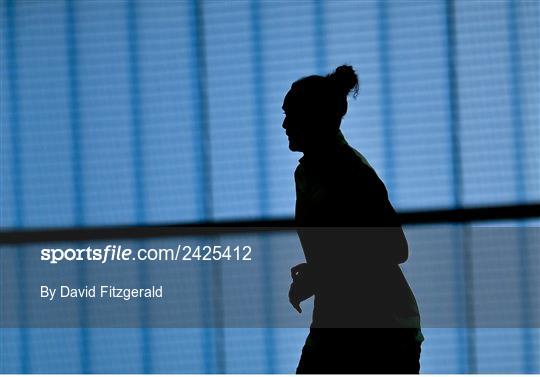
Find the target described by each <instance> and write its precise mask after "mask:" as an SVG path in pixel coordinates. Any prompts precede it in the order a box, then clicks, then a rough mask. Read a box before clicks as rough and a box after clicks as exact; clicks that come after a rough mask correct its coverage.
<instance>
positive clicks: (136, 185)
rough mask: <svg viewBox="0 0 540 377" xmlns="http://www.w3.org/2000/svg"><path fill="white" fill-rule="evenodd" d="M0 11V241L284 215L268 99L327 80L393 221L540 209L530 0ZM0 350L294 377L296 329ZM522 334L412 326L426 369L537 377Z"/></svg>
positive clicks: (50, 337)
mask: <svg viewBox="0 0 540 377" xmlns="http://www.w3.org/2000/svg"><path fill="white" fill-rule="evenodd" d="M0 8H1V13H0V17H1V18H0V27H1V29H0V30H1V33H2V35H1V43H0V78H1V85H0V108H1V111H0V136H1V137H0V170H1V172H0V177H1V179H0V205H1V209H2V210H1V212H0V226H1V227H2V228H3V229H25V228H34V227H40V228H41V227H46V228H49V227H59V226H62V227H71V226H77V227H78V226H92V225H114V224H161V223H173V222H174V223H182V222H194V221H206V220H233V219H266V218H274V217H288V216H292V213H293V209H294V181H293V178H292V172H293V170H294V168H295V166H296V163H297V159H298V158H299V157H300V156H299V155H295V154H293V153H290V152H289V151H288V149H287V142H286V138H285V136H284V134H283V130H282V129H281V123H282V119H283V114H282V111H281V103H282V99H283V96H284V94H285V93H286V91H287V90H288V88H289V87H290V85H291V83H292V82H293V81H294V80H296V79H298V78H300V77H302V76H305V75H309V74H313V73H318V74H325V73H328V72H330V71H332V70H333V69H334V68H335V67H336V66H338V65H341V64H343V63H348V64H351V65H353V66H354V67H355V69H356V70H357V72H358V74H359V76H360V80H361V90H360V95H359V96H358V98H357V99H356V100H352V99H350V101H349V112H348V114H347V116H346V117H345V118H344V120H343V124H342V128H343V132H344V134H345V135H346V137H347V138H348V140H349V142H350V143H351V144H352V145H353V146H355V147H356V148H357V149H359V150H360V151H361V152H362V153H363V154H364V155H365V156H366V157H367V158H368V159H369V160H370V162H371V163H372V165H374V167H375V168H376V169H377V171H378V172H379V175H380V176H381V178H383V180H384V181H385V183H386V185H387V187H388V191H389V193H390V197H391V200H392V202H393V203H394V204H395V206H396V208H397V209H398V210H420V209H429V208H455V207H458V206H479V205H499V204H519V203H528V202H537V201H539V200H540V136H539V134H540V132H539V130H540V126H539V124H540V119H539V118H540V110H539V102H540V98H539V93H540V88H539V85H540V84H539V82H540V77H539V72H540V66H539V51H540V48H539V41H540V35H539V34H540V32H539V28H540V25H539V24H540V21H539V19H540V17H539V11H540V10H539V5H538V3H537V2H536V1H533V0H531V1H527V0H523V1H497V2H486V1H474V2H472V1H418V2H399V1H348V0H343V1H329V0H309V1H308V0H306V1H302V0H299V1H295V2H290V1H286V0H283V1H281V0H269V1H262V0H259V1H257V0H253V1H247V0H246V1H244V0H235V1H218V0H215V1H196V0H178V1H149V0H148V1H142V0H141V1H117V2H111V1H105V0H93V1H82V0H81V1H69V0H67V1H59V0H48V1H38V0H0ZM15 267H16V266H14V268H15ZM431 267H432V266H431ZM410 268H415V267H414V265H413V264H412V262H411V266H410ZM427 282H428V281H427ZM0 337H1V339H0V344H1V345H2V347H1V348H2V352H1V354H2V360H0V361H1V363H0V364H1V365H2V371H8V372H51V371H52V372H63V371H65V372H195V373H197V372H246V371H247V372H293V371H294V367H295V366H296V363H297V360H298V355H299V351H300V349H301V346H302V344H303V341H304V339H305V331H304V330H284V329H277V330H276V329H274V330H271V331H270V330H225V331H224V332H223V333H222V332H215V331H212V330H204V329H193V330H176V331H170V330H155V329H152V330H144V329H134V330H119V329H118V330H110V329H109V330H96V329H92V330H81V329H69V330H58V329H54V330H53V329H43V330H18V329H9V330H7V329H2V330H1V332H0ZM471 337H472V338H471ZM539 337H540V333H538V331H536V332H535V331H527V330H523V329H515V330H497V331H496V330H491V331H480V330H476V331H472V335H471V331H458V330H455V329H452V330H435V329H431V330H430V329H427V330H426V338H427V339H428V341H427V342H426V344H425V347H424V351H423V358H422V361H423V371H424V372H444V373H452V372H466V371H470V372H474V371H486V372H501V371H503V372H530V371H536V372H538V368H539V366H538V362H537V360H536V356H537V355H538V353H537V352H538V349H539V343H540V342H539ZM471 339H474V342H473V347H472V348H471ZM508 349H510V350H511V352H509V351H508Z"/></svg>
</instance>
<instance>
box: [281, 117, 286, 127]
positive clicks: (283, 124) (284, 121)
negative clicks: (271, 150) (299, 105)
mask: <svg viewBox="0 0 540 377" xmlns="http://www.w3.org/2000/svg"><path fill="white" fill-rule="evenodd" d="M281 127H283V129H284V130H287V118H285V119H283V123H282V124H281Z"/></svg>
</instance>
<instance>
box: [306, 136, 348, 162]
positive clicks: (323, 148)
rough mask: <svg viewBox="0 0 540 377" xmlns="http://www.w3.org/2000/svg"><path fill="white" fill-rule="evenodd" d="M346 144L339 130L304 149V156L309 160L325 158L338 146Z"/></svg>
mask: <svg viewBox="0 0 540 377" xmlns="http://www.w3.org/2000/svg"><path fill="white" fill-rule="evenodd" d="M343 144H347V142H346V141H345V138H344V137H343V134H342V133H341V131H340V130H338V131H337V133H336V134H335V135H334V136H333V137H327V138H322V139H320V141H318V142H315V143H313V144H312V145H311V146H310V147H309V148H306V149H305V150H304V157H305V158H306V159H310V160H312V159H313V160H316V159H321V158H322V159H325V158H328V157H330V156H331V155H333V154H334V153H335V152H336V151H337V150H338V148H339V147H340V146H342V145H343Z"/></svg>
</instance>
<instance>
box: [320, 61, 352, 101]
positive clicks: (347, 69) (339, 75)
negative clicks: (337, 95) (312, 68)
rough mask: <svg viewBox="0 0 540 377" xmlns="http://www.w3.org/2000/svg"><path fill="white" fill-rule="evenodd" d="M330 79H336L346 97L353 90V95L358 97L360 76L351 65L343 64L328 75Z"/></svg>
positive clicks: (338, 86)
mask: <svg viewBox="0 0 540 377" xmlns="http://www.w3.org/2000/svg"><path fill="white" fill-rule="evenodd" d="M327 77H328V78H329V79H331V80H334V82H335V83H336V85H337V88H338V90H339V91H340V92H342V93H343V94H344V95H345V97H346V96H348V95H349V93H350V92H351V91H353V96H354V97H355V98H356V96H357V95H358V89H359V85H358V76H357V75H356V72H354V69H353V67H352V66H350V65H341V66H339V67H337V68H336V70H335V71H334V72H333V73H331V74H329V75H328V76H327Z"/></svg>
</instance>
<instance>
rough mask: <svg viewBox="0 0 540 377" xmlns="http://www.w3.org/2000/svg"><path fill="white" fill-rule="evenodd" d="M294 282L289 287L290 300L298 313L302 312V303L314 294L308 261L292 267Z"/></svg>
mask: <svg viewBox="0 0 540 377" xmlns="http://www.w3.org/2000/svg"><path fill="white" fill-rule="evenodd" d="M291 277H292V279H293V282H292V283H291V287H290V288H289V302H290V303H291V305H292V306H293V308H295V309H296V311H297V312H298V313H302V308H301V307H300V303H301V302H302V301H304V300H307V299H308V298H310V297H311V296H313V293H314V290H313V282H312V277H311V274H310V272H309V267H308V264H307V263H301V264H299V265H297V266H294V267H293V268H291Z"/></svg>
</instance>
